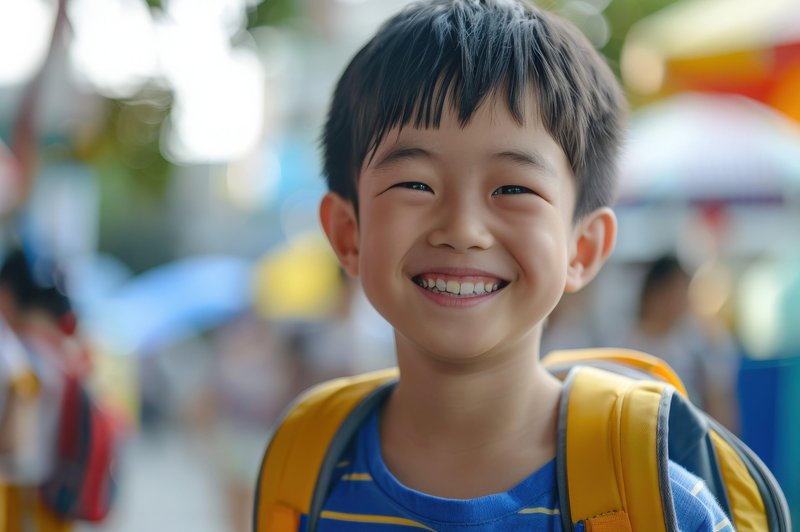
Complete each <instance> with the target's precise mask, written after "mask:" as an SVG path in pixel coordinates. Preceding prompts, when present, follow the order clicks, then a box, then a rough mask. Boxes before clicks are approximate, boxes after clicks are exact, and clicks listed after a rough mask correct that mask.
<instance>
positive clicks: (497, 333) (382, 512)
mask: <svg viewBox="0 0 800 532" xmlns="http://www.w3.org/2000/svg"><path fill="white" fill-rule="evenodd" d="M624 111H625V102H624V97H623V95H622V91H621V89H620V87H619V85H618V83H617V82H616V80H615V79H614V76H613V74H612V73H611V71H610V69H609V68H608V66H607V65H606V64H605V62H604V60H603V59H602V58H601V57H600V56H599V54H598V53H597V52H596V51H595V50H594V49H593V47H592V46H591V44H589V43H588V41H586V40H585V38H584V37H583V36H582V35H580V33H579V31H578V30H577V29H575V28H574V27H573V26H572V25H570V24H569V23H568V22H566V21H564V20H563V19H561V18H558V17H557V16H555V15H553V14H550V13H548V12H545V11H544V10H541V9H539V8H537V7H534V6H533V5H532V4H529V3H528V2H526V1H524V0H502V1H501V0H486V1H483V2H477V1H472V0H448V1H445V0H439V1H430V2H418V3H414V4H411V5H410V6H407V7H406V9H404V10H403V11H401V12H400V13H399V14H397V15H395V16H394V17H392V18H391V19H389V20H388V21H387V22H386V23H385V24H384V25H383V26H382V27H381V28H380V30H379V31H378V32H377V34H376V35H375V36H374V37H373V38H372V39H371V40H370V42H368V43H367V44H366V45H365V46H364V47H363V48H362V49H361V50H360V51H359V52H358V53H357V54H356V56H355V57H354V58H353V60H352V61H351V62H350V64H349V65H348V66H347V67H346V69H345V71H344V73H343V74H342V76H341V78H340V80H339V82H338V84H337V87H336V89H335V92H334V96H333V100H332V102H331V105H330V111H329V116H328V121H327V123H326V126H325V131H324V133H323V152H324V158H325V162H324V167H325V173H326V176H327V178H328V186H329V190H330V191H329V193H328V194H327V195H326V196H325V197H324V198H323V200H322V203H321V207H320V216H321V220H322V225H323V228H324V230H325V232H326V235H327V236H328V239H329V241H330V243H331V245H332V247H333V249H334V251H335V252H336V254H337V256H338V258H339V260H340V262H341V264H342V266H343V268H344V269H345V270H346V271H347V273H348V274H350V275H351V276H353V277H358V278H359V279H360V280H361V284H362V287H363V289H364V292H365V294H366V296H367V298H368V299H369V300H370V302H371V303H372V304H373V305H374V306H375V308H376V309H377V310H378V311H379V312H380V313H381V314H382V315H383V316H384V317H385V318H386V320H387V321H388V322H389V323H390V324H391V325H392V326H393V328H394V332H395V353H396V357H397V362H398V367H399V375H400V377H399V381H398V382H397V383H396V385H395V386H394V388H391V389H390V391H389V392H388V393H387V395H386V396H385V400H384V401H375V402H362V403H359V406H362V405H364V406H365V408H366V407H367V406H369V407H370V409H369V412H367V413H366V417H365V418H363V422H360V424H359V426H358V427H353V428H354V430H355V432H354V436H353V439H352V440H350V441H349V442H339V443H343V445H344V444H347V447H346V449H342V452H341V453H336V454H335V455H333V456H332V457H331V462H326V466H327V464H331V465H332V467H334V468H335V469H334V471H335V474H334V475H333V476H332V483H331V485H330V486H326V487H327V488H329V489H328V491H327V492H325V493H326V496H325V498H324V500H321V501H320V500H317V498H316V497H315V500H314V502H315V503H316V502H321V506H320V507H319V510H320V513H319V515H320V516H321V517H320V519H319V520H318V522H317V523H316V529H317V530H319V531H320V532H322V531H339V530H356V529H359V530H364V531H367V530H385V529H390V528H391V529H400V528H401V527H402V528H416V529H426V530H434V529H435V530H440V531H445V530H465V529H467V528H469V529H476V530H477V529H480V530H482V531H501V530H502V531H505V530H521V529H547V530H560V529H561V527H562V512H563V513H564V514H568V513H569V512H567V510H568V506H566V505H565V504H566V501H563V500H562V501H563V504H561V505H560V502H559V500H560V497H559V493H558V489H557V486H556V482H557V481H556V479H557V470H556V469H557V468H556V458H555V457H556V448H557V432H558V431H557V425H558V412H559V404H560V401H561V396H562V384H561V382H560V381H559V380H558V379H556V378H555V377H554V376H553V375H551V374H550V373H549V372H548V371H547V370H546V369H545V368H544V367H543V366H542V365H541V364H540V363H539V355H540V341H541V334H542V327H543V322H544V320H545V318H546V316H547V315H549V314H550V312H551V311H552V310H553V308H554V307H555V306H556V304H557V303H558V301H559V300H560V298H561V296H562V295H563V294H564V293H565V292H577V291H578V290H580V289H581V288H583V287H584V286H585V285H587V284H588V283H589V282H590V281H591V280H592V279H593V278H594V277H595V275H596V274H597V273H598V272H599V270H600V268H601V267H602V265H603V264H604V262H605V261H606V259H607V258H608V256H609V254H610V253H611V251H612V249H613V247H614V240H615V235H616V218H615V215H614V213H613V211H612V210H611V209H610V207H609V206H608V205H609V203H610V201H611V198H612V196H613V188H614V176H615V175H616V165H615V160H616V159H615V154H616V152H617V149H618V147H619V144H620V141H621V137H622V132H621V129H622V123H623V117H624ZM382 375H384V374H382ZM373 377H374V379H375V380H378V377H375V376H373ZM365 379H366V382H368V383H371V382H373V381H371V380H369V378H368V377H365ZM354 382H358V381H357V380H356V381H354ZM356 387H357V384H355V383H353V385H352V386H349V387H348V386H346V385H345V386H342V387H339V386H338V385H337V384H336V383H331V384H329V385H328V386H327V387H326V386H322V387H321V388H318V389H317V392H318V393H317V394H313V393H312V394H310V395H309V396H308V398H307V400H306V401H303V402H301V403H300V405H299V406H298V408H297V409H296V410H294V411H293V415H292V417H291V425H288V424H287V425H284V426H287V427H288V429H287V432H282V430H281V429H279V430H278V433H277V434H278V435H281V434H288V435H292V434H296V433H295V432H294V430H299V429H298V427H305V426H306V425H313V424H315V423H317V424H322V423H324V419H322V416H324V414H325V413H326V411H327V410H326V408H328V407H329V408H331V409H336V406H337V405H339V404H340V403H341V402H342V401H343V400H341V399H340V398H341V396H342V395H344V396H345V397H346V396H347V394H348V393H355V392H353V390H354V389H355V388H356ZM330 389H333V390H335V391H334V392H333V394H332V395H326V394H325V391H326V390H330ZM315 401H318V402H316V403H315ZM320 403H321V404H320ZM311 405H313V406H311ZM316 406H319V408H314V407H316ZM357 408H358V407H356V409H357ZM351 412H352V411H351ZM318 416H319V417H318ZM281 428H283V426H282V427H281ZM309 434H311V431H309ZM298 438H300V436H298ZM276 441H277V440H273V443H275V442H276ZM292 444H294V447H290V449H289V450H288V451H287V452H286V453H285V454H277V455H273V456H289V454H290V453H295V454H296V455H298V456H299V457H300V458H302V449H304V447H305V446H304V445H303V441H295V440H292V441H291V442H289V441H288V440H282V444H281V445H288V446H291V445H292ZM334 459H335V460H334ZM301 461H302V460H298V463H300V462H301ZM267 462H270V461H269V460H267ZM326 466H323V467H326ZM664 466H665V467H668V471H669V472H668V475H669V479H668V480H667V481H666V482H668V486H671V489H667V490H666V492H665V493H667V494H669V495H672V494H673V493H674V494H675V500H676V501H679V502H680V504H676V505H674V506H675V509H676V510H677V515H676V516H672V517H670V519H671V520H672V522H673V523H675V522H676V521H677V524H678V526H680V527H681V529H684V530H698V531H699V530H704V531H705V530H708V531H709V532H710V531H712V530H716V531H720V530H723V528H724V529H730V524H729V522H728V520H727V519H726V517H725V515H724V512H723V511H722V509H721V508H720V507H719V505H718V504H717V503H716V502H715V501H714V498H713V496H712V495H711V493H710V491H709V490H708V488H707V487H705V485H704V483H703V482H701V481H699V479H697V478H696V477H694V476H693V475H692V474H691V473H689V472H688V471H686V470H685V469H683V468H681V467H680V466H678V465H677V464H674V463H669V464H665V465H664ZM262 471H263V470H262ZM320 471H321V470H320ZM276 473H277V471H276ZM309 473H310V474H309V477H311V478H312V479H316V478H317V477H316V476H315V475H314V473H315V472H314V471H311V472H309ZM279 476H280V475H279V474H276V477H272V478H270V477H269V475H267V476H264V477H262V482H261V484H260V485H259V488H260V492H259V493H260V495H261V497H263V499H262V498H260V499H259V501H258V502H257V504H258V510H259V511H260V513H259V512H257V513H256V516H255V524H254V526H255V529H256V530H258V531H259V532H261V531H269V532H274V531H275V530H281V531H289V530H306V528H305V527H306V526H307V525H308V523H307V522H306V520H307V519H308V514H306V513H301V512H302V511H303V508H302V506H301V503H298V502H297V501H295V500H292V501H288V502H291V503H295V504H294V505H292V504H288V503H286V504H281V503H284V502H285V501H282V500H279V499H280V497H277V498H275V499H272V498H270V496H271V495H275V493H274V490H276V489H277V488H276V486H277V485H279V484H280V479H279V478H277V477H279ZM301 485H302V484H301ZM287 488H291V487H290V486H287ZM287 491H289V489H287ZM294 491H297V490H294ZM304 491H305V490H304ZM279 495H280V493H279ZM293 495H297V493H293ZM300 498H302V496H299V497H293V499H300ZM272 503H275V504H272ZM612 513H614V514H615V515H614V516H613V517H614V519H627V517H625V516H624V515H620V514H621V512H619V511H615V512H612ZM623 513H624V512H623ZM650 517H652V518H654V519H662V518H663V517H664V516H661V515H652V516H650ZM604 519H605V517H598V519H597V520H596V521H595V519H594V518H587V521H588V522H589V524H588V525H587V528H588V527H591V526H592V524H591V523H592V522H596V523H597V525H596V526H597V529H600V528H601V527H602V524H601V523H600V521H602V520H604ZM617 523H619V521H617ZM620 526H621V525H620ZM673 526H674V525H673ZM629 527H630V524H629V523H628V528H625V529H626V530H629V529H630V528H629ZM603 529H604V530H623V528H614V527H613V524H612V525H608V524H606V526H605V527H603Z"/></svg>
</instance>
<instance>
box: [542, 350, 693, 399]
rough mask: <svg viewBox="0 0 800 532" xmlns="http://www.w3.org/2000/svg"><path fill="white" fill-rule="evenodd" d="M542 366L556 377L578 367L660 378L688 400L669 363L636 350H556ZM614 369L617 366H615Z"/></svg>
mask: <svg viewBox="0 0 800 532" xmlns="http://www.w3.org/2000/svg"><path fill="white" fill-rule="evenodd" d="M542 364H544V366H545V367H546V368H547V369H548V370H549V371H550V372H551V373H553V374H555V375H560V376H561V377H562V378H563V377H565V376H566V374H567V373H568V372H569V370H570V369H572V367H573V366H576V365H582V366H592V367H596V368H600V369H606V368H609V369H611V370H612V371H613V372H614V373H620V374H623V375H624V374H626V373H627V374H629V376H630V377H631V378H634V379H641V378H643V377H644V378H649V379H653V378H655V379H659V380H662V381H664V382H666V383H668V384H671V385H672V386H674V387H675V389H676V390H678V392H680V394H681V395H683V396H684V397H688V393H687V392H686V387H685V386H684V385H683V381H681V379H680V377H678V374H677V373H675V370H673V369H672V368H671V367H670V366H669V364H667V363H666V362H664V361H663V360H661V359H660V358H658V357H654V356H653V355H648V354H647V353H643V352H641V351H636V350H634V349H623V348H618V347H604V348H592V349H568V350H563V351H553V352H552V353H549V354H548V355H547V356H545V357H544V358H542ZM612 366H613V367H612Z"/></svg>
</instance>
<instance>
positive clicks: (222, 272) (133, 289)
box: [85, 256, 252, 354]
mask: <svg viewBox="0 0 800 532" xmlns="http://www.w3.org/2000/svg"><path fill="white" fill-rule="evenodd" d="M251 270H252V265H251V263H250V262H249V261H247V260H245V259H241V258H235V257H225V256H199V257H191V258H186V259H181V260H177V261H174V262H171V263H167V264H164V265H162V266H158V267H156V268H153V269H151V270H149V271H146V272H144V273H142V274H140V275H138V276H136V277H133V278H132V279H130V280H129V281H127V282H126V283H125V284H123V285H122V286H121V287H120V288H119V289H118V290H117V291H115V292H113V293H112V294H111V295H110V296H108V297H107V298H105V299H104V300H102V301H100V302H98V303H97V304H96V305H94V306H93V308H90V309H87V312H86V315H85V319H86V321H87V323H88V325H89V327H90V329H92V330H94V332H95V333H96V334H98V335H99V336H101V337H102V338H104V339H106V340H107V341H110V342H112V343H113V344H115V345H117V346H121V347H122V351H125V352H133V353H139V354H146V353H149V352H152V351H154V350H156V349H159V348H161V347H164V346H166V345H169V344H170V343H172V342H176V341H178V340H180V339H182V338H186V337H187V336H190V335H192V334H194V333H196V332H198V331H200V330H204V329H207V328H211V327H214V326H216V325H219V324H221V323H223V322H225V321H227V320H229V319H231V318H233V317H235V316H237V315H239V314H241V313H242V312H244V311H245V310H247V309H248V308H249V307H250V303H251V294H252V288H251Z"/></svg>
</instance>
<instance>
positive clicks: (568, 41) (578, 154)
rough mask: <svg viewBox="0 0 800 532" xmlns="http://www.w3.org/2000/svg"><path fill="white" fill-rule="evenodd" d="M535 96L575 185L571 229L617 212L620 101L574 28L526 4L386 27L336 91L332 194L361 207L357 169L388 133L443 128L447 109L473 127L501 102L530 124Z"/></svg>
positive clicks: (451, 10)
mask: <svg viewBox="0 0 800 532" xmlns="http://www.w3.org/2000/svg"><path fill="white" fill-rule="evenodd" d="M530 94H533V95H534V96H535V99H536V101H535V103H536V105H537V106H538V110H539V113H540V116H541V119H542V122H543V125H544V127H545V128H546V129H547V131H548V132H549V133H550V135H551V136H552V137H553V138H554V139H555V140H556V142H558V144H559V145H560V146H561V148H562V149H563V150H564V153H565V154H566V156H567V158H568V160H569V162H570V165H571V167H572V171H573V173H574V175H575V178H576V185H577V188H578V197H577V201H576V206H575V215H574V217H575V219H578V218H580V217H581V216H583V215H584V214H586V213H588V212H591V211H592V210H594V209H596V208H598V207H601V206H604V205H609V204H610V203H611V202H612V200H613V193H614V188H615V182H616V156H617V151H618V149H619V144H620V139H621V136H622V122H623V120H624V115H625V112H626V103H625V98H624V96H623V94H622V90H621V88H620V86H619V83H618V82H617V81H616V79H615V77H614V75H613V73H612V72H611V70H610V69H609V68H608V66H607V65H606V63H605V61H604V60H603V59H602V57H601V56H600V55H599V54H598V52H597V51H595V50H594V48H593V47H592V46H591V44H590V43H589V42H588V41H587V40H586V38H585V37H584V36H583V35H581V33H580V32H579V31H578V30H577V29H576V28H575V27H574V26H572V25H571V24H570V23H568V22H566V21H565V20H562V19H561V18H559V17H557V16H555V15H552V14H550V13H548V12H546V11H543V10H541V9H539V8H536V7H534V6H532V5H530V4H529V3H528V2H526V1H525V0H433V1H428V2H419V3H415V4H411V5H410V6H408V7H407V8H406V9H404V10H403V11H401V12H400V13H398V14H397V15H395V16H394V17H393V18H391V19H389V20H388V21H387V22H386V23H385V24H384V25H383V26H382V27H381V29H380V30H379V31H378V33H377V34H376V35H375V36H374V37H373V38H372V39H371V40H370V41H369V42H368V43H367V44H366V45H365V46H364V47H363V48H362V49H361V50H360V51H359V52H358V53H357V54H356V55H355V57H354V58H353V60H352V61H351V62H350V64H349V65H348V66H347V68H346V69H345V71H344V73H343V74H342V76H341V78H340V79H339V82H338V84H337V86H336V89H335V91H334V94H333V99H332V101H331V106H330V111H329V113H328V119H327V122H326V124H325V127H324V131H323V134H322V149H323V159H324V165H323V166H324V173H325V176H326V178H327V183H328V188H329V189H330V190H331V191H333V192H336V193H338V194H339V195H341V196H342V197H344V198H345V199H348V200H350V201H352V202H353V203H354V204H356V207H357V193H356V190H357V180H358V174H359V172H360V169H361V165H362V164H363V162H364V160H365V159H366V158H367V156H368V155H370V154H374V151H375V149H376V148H377V146H378V145H379V144H380V142H381V140H382V139H383V137H384V136H385V135H386V133H387V132H388V131H389V130H391V129H393V128H395V127H398V126H399V127H402V126H405V125H407V124H412V125H413V126H414V127H425V128H437V127H439V124H440V122H441V118H442V113H443V110H444V106H445V105H449V106H451V108H452V109H453V111H454V112H457V115H458V118H459V120H460V122H461V124H462V126H465V125H467V124H468V123H469V120H470V118H471V117H472V115H473V114H474V113H475V111H476V110H477V109H478V107H479V106H480V105H481V104H482V103H483V102H484V101H486V99H487V97H491V96H500V95H504V96H505V102H506V104H507V106H508V109H509V111H510V113H511V115H512V116H513V118H514V119H515V120H516V121H517V122H518V123H520V124H522V123H523V119H524V116H525V104H526V102H527V101H528V98H529V95H530ZM356 210H357V209H356Z"/></svg>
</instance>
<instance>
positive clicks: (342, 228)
mask: <svg viewBox="0 0 800 532" xmlns="http://www.w3.org/2000/svg"><path fill="white" fill-rule="evenodd" d="M319 217H320V222H321V223H322V229H323V230H324V231H325V235H327V237H328V241H329V242H330V243H331V247H332V248H333V251H334V253H336V256H337V257H339V262H340V263H341V265H342V267H343V268H344V269H345V271H346V272H347V273H348V274H350V275H351V276H353V277H356V276H358V221H357V220H356V213H355V210H354V208H353V202H351V201H349V200H346V199H344V198H343V197H341V196H340V195H339V194H336V193H335V192H328V193H327V194H325V197H323V198H322V202H321V203H320V206H319Z"/></svg>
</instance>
